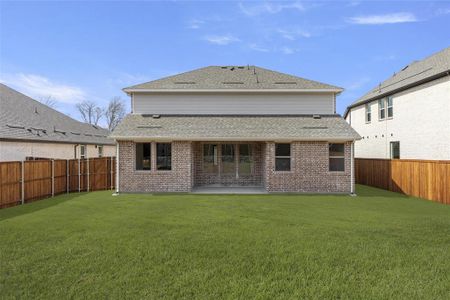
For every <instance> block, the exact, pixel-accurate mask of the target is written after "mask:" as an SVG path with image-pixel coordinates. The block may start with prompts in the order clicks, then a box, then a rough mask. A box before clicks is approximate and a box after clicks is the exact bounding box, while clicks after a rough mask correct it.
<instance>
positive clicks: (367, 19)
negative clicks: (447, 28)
mask: <svg viewBox="0 0 450 300" xmlns="http://www.w3.org/2000/svg"><path fill="white" fill-rule="evenodd" d="M417 21H418V20H417V18H416V16H415V15H414V14H412V13H407V12H400V13H393V14H385V15H367V16H357V17H352V18H350V19H349V22H350V23H353V24H361V25H382V24H396V23H409V22H417Z"/></svg>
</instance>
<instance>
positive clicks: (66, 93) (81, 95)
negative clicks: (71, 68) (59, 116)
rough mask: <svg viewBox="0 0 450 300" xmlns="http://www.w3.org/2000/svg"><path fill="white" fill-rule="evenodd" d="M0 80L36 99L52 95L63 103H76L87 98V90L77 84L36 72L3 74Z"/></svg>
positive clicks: (52, 97)
mask: <svg viewBox="0 0 450 300" xmlns="http://www.w3.org/2000/svg"><path fill="white" fill-rule="evenodd" d="M0 82H2V83H4V84H6V85H9V86H11V87H13V88H15V89H17V90H19V91H20V92H22V93H24V94H26V95H28V96H30V97H32V98H35V99H45V98H48V97H51V99H54V100H55V101H58V102H61V103H66V104H74V103H78V102H80V101H83V100H85V99H86V98H87V97H86V92H85V91H84V90H83V89H81V88H79V87H77V86H72V85H67V84H63V83H58V82H55V81H52V80H50V79H48V78H46V77H43V76H40V75H35V74H23V73H17V74H2V75H1V78H0Z"/></svg>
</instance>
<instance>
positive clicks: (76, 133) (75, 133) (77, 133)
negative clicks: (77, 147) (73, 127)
mask: <svg viewBox="0 0 450 300" xmlns="http://www.w3.org/2000/svg"><path fill="white" fill-rule="evenodd" d="M70 133H71V134H74V135H80V134H81V133H79V132H73V131H71V132H70Z"/></svg>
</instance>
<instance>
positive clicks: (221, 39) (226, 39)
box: [205, 34, 240, 46]
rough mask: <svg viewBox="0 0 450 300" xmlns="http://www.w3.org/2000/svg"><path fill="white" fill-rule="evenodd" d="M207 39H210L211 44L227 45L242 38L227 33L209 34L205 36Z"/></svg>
mask: <svg viewBox="0 0 450 300" xmlns="http://www.w3.org/2000/svg"><path fill="white" fill-rule="evenodd" d="M205 40H206V41H208V42H209V43H211V44H215V45H220V46H225V45H228V44H231V43H235V42H239V41H240V39H238V38H237V37H235V36H232V35H230V34H227V35H209V36H206V37H205Z"/></svg>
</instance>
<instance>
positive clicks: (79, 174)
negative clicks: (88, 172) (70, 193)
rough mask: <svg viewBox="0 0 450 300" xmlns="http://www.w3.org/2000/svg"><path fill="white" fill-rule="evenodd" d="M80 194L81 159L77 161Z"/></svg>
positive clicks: (79, 190)
mask: <svg viewBox="0 0 450 300" xmlns="http://www.w3.org/2000/svg"><path fill="white" fill-rule="evenodd" d="M79 192H81V159H80V158H79V159H78V193H79Z"/></svg>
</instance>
